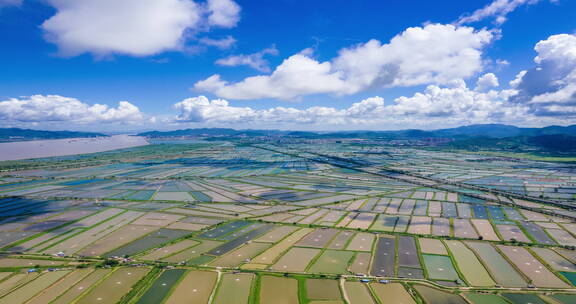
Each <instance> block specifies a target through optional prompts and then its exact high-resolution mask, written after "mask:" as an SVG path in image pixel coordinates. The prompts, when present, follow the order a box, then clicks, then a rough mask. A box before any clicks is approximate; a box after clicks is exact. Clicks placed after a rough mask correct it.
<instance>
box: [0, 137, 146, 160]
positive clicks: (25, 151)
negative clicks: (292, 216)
mask: <svg viewBox="0 0 576 304" xmlns="http://www.w3.org/2000/svg"><path fill="white" fill-rule="evenodd" d="M147 144H148V141H146V138H144V137H140V136H130V135H114V136H110V137H95V138H67V139H49V140H33V141H19V142H8V143H0V161H4V160H19V159H28V158H43V157H52V156H65V155H75V154H85V153H95V152H104V151H110V150H116V149H124V148H130V147H137V146H144V145H147Z"/></svg>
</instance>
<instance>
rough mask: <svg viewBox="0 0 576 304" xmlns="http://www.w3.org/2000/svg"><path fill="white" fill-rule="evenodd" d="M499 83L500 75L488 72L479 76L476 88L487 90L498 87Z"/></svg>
mask: <svg viewBox="0 0 576 304" xmlns="http://www.w3.org/2000/svg"><path fill="white" fill-rule="evenodd" d="M499 85H500V84H499V83H498V77H496V75H494V73H486V74H484V75H482V76H481V77H480V78H478V81H476V90H477V91H486V90H488V89H491V88H495V87H498V86H499Z"/></svg>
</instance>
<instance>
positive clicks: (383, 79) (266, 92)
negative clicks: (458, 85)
mask: <svg viewBox="0 0 576 304" xmlns="http://www.w3.org/2000/svg"><path fill="white" fill-rule="evenodd" d="M493 39H494V33H492V32H491V31H488V30H484V29H482V30H475V29H473V28H471V27H456V26H453V25H442V24H429V25H426V26H424V27H412V28H408V29H406V30H405V31H404V32H402V33H401V34H399V35H397V36H395V37H394V38H392V40H391V41H390V42H389V43H387V44H382V43H381V42H380V41H377V40H370V41H368V42H366V43H363V44H359V45H355V46H352V47H350V48H346V49H342V50H340V52H339V55H338V56H337V57H335V58H333V59H332V60H331V61H324V62H321V61H318V60H316V59H314V58H313V57H312V54H311V51H310V50H305V51H303V52H301V53H298V54H295V55H292V56H290V57H289V58H287V59H285V60H284V61H283V62H282V64H280V65H279V66H278V67H276V69H275V70H274V71H272V73H271V74H269V75H260V76H254V77H248V78H245V79H244V80H242V81H239V82H235V83H231V82H228V81H225V80H223V79H221V77H220V76H219V75H217V74H216V75H212V76H211V77H209V78H207V79H205V80H202V81H199V82H197V83H196V84H195V85H194V89H196V90H198V91H204V92H210V93H213V94H215V95H217V96H218V97H221V98H228V99H258V98H279V99H294V98H297V97H300V96H303V95H310V94H320V93H331V94H337V95H346V94H353V93H357V92H360V91H363V90H366V89H369V88H372V87H394V86H413V85H421V84H429V83H438V84H443V83H449V82H450V81H452V80H454V79H457V78H467V77H470V76H472V75H474V74H475V73H477V72H479V71H481V70H482V68H483V65H482V49H483V47H484V46H486V45H487V44H488V43H490V42H491V41H492V40H493Z"/></svg>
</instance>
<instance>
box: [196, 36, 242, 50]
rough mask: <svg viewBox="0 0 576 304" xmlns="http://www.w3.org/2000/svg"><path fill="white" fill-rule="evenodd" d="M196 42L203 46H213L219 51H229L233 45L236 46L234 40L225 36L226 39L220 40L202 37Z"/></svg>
mask: <svg viewBox="0 0 576 304" xmlns="http://www.w3.org/2000/svg"><path fill="white" fill-rule="evenodd" d="M198 42H200V43H201V44H203V45H207V46H213V47H216V48H219V49H221V50H225V49H229V48H231V47H232V46H234V44H236V39H235V38H234V37H232V36H227V37H225V38H221V39H213V38H208V37H204V38H200V39H199V40H198Z"/></svg>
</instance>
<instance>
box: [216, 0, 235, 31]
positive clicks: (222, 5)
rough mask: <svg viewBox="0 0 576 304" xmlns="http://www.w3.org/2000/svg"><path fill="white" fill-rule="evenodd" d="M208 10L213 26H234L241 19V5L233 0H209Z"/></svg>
mask: <svg viewBox="0 0 576 304" xmlns="http://www.w3.org/2000/svg"><path fill="white" fill-rule="evenodd" d="M208 12H209V16H208V23H209V24H210V25H213V26H220V27H228V28H229V27H234V26H236V24H237V23H238V21H239V20H240V6H239V5H238V4H237V3H236V2H234V1H232V0H208Z"/></svg>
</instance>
